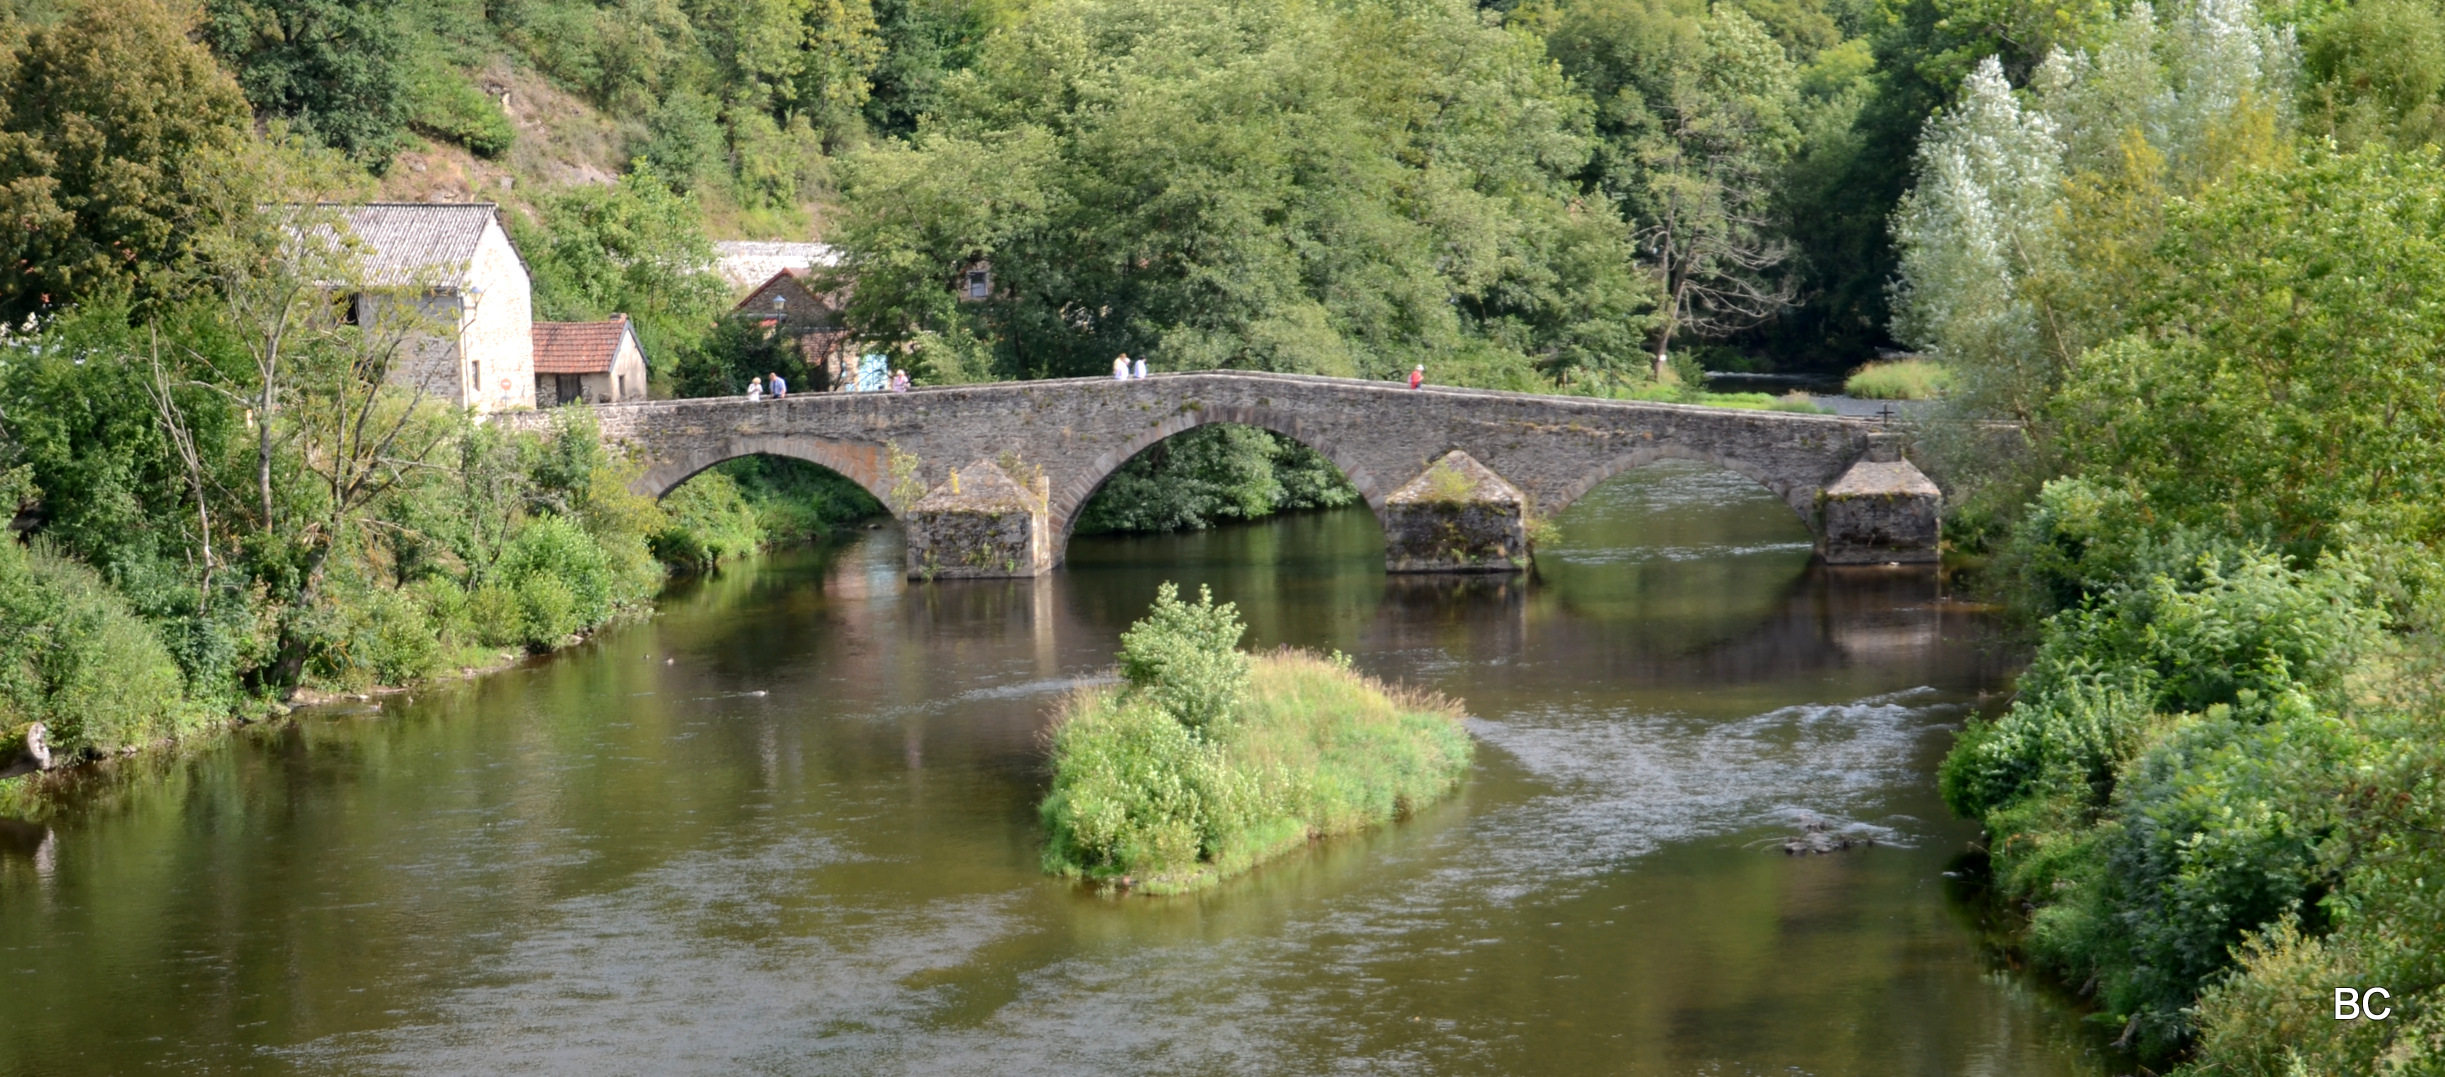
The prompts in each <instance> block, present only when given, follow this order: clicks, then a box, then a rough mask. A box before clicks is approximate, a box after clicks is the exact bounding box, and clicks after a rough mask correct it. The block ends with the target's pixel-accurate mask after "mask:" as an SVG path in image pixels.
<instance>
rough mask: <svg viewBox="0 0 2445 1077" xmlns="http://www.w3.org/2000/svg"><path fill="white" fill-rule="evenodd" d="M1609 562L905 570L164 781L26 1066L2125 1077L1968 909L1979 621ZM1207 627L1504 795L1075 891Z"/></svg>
mask: <svg viewBox="0 0 2445 1077" xmlns="http://www.w3.org/2000/svg"><path fill="white" fill-rule="evenodd" d="M1560 526H1561V537H1560V541H1558V542H1555V543H1553V544H1551V545H1550V546H1549V548H1547V549H1546V550H1544V551H1543V552H1541V553H1540V554H1539V561H1540V564H1539V569H1538V572H1537V575H1536V578H1535V579H1533V580H1516V579H1512V580H1506V579H1472V580H1457V579H1427V578H1414V579H1413V578H1397V577H1387V576H1386V575H1385V574H1384V573H1383V571H1382V567H1381V566H1382V561H1381V558H1382V545H1381V542H1382V539H1381V536H1380V534H1379V532H1378V531H1377V529H1376V525H1375V523H1374V520H1373V518H1372V517H1371V516H1370V515H1369V514H1367V513H1366V512H1365V511H1364V510H1355V511H1343V512H1331V513H1321V514H1314V515H1306V516H1300V517H1296V518H1290V519H1282V520H1276V521H1271V522H1267V523H1263V524H1258V525H1252V526H1245V527H1236V528H1229V529H1224V530H1218V531H1214V532H1208V533H1203V534H1193V535H1184V536H1169V537H1156V538H1144V537H1140V538H1093V539H1080V540H1079V541H1078V542H1077V543H1076V544H1075V545H1074V546H1073V547H1072V550H1071V553H1070V558H1069V563H1068V566H1067V568H1066V569H1064V570H1063V571H1062V572H1060V573H1057V574H1055V575H1054V576H1052V577H1050V578H1048V579H1045V580H1037V581H1011V582H969V583H941V584H935V585H931V586H912V585H909V584H907V583H906V582H904V581H903V580H902V579H901V573H900V543H899V539H898V534H897V532H896V531H894V530H892V529H890V528H888V527H886V528H882V529H879V530H871V531H867V532H864V533H862V534H861V535H860V536H859V537H858V538H857V539H856V540H854V541H852V542H849V543H846V544H843V545H840V546H838V547H835V548H832V549H829V550H825V551H819V552H812V553H805V554H797V555H788V556H777V557H773V558H768V559H765V560H763V561H760V562H756V563H752V564H749V565H746V566H743V567H738V568H733V569H730V570H728V571H725V572H724V573H722V574H721V575H720V576H719V577H718V578H714V579H710V580H704V581H697V582H692V583H688V584H683V585H680V586H678V587H676V588H674V590H673V592H672V594H671V595H670V596H669V598H668V600H667V601H666V602H665V603H664V605H663V610H662V614H661V615H660V616H659V617H657V618H655V619H653V620H651V621H649V622H645V623H640V624H635V625H630V626H626V627H622V628H619V629H617V630H614V631H610V632H607V633H605V634H603V635H602V636H601V637H600V638H599V639H597V640H595V641H594V642H592V643H589V644H587V645H585V646H583V647H581V648H578V649H576V650H574V651H572V652H569V653H564V654H561V655H557V656H553V657H550V658H546V659H540V660H537V661H535V662H532V663H530V664H528V665H526V666H523V667H520V668H518V669H514V670H511V671H508V672H505V673H501V674H496V675H493V676H489V677H485V678H481V679H479V680H476V681H473V682H470V683H465V684H460V685H454V686H450V687H445V688H437V689H431V690H427V691H425V692H423V693H421V694H419V695H417V696H415V697H414V698H400V697H395V698H392V699H389V700H384V701H381V702H379V703H375V704H364V705H359V706H356V707H352V708H341V709H337V710H333V711H328V712H322V713H316V714H312V715H308V716H305V717H303V718H301V719H300V720H297V721H294V722H288V723H282V724H279V725H276V726H269V727H259V728H256V729H252V730H249V731H247V732H245V733H244V734H242V735H239V736H236V737H233V738H228V739H226V740H224V741H222V742H220V743H217V744H214V745H210V746H207V747H203V748H198V749H194V750H190V751H188V752H185V753H183V754H182V755H181V756H180V757H179V758H177V759H175V760H142V759H140V760H137V761H133V762H130V763H126V764H121V765H120V766H119V767H117V768H116V770H115V772H113V773H110V774H106V775H103V776H101V777H98V778H96V779H94V780H92V781H90V782H89V783H87V787H86V788H84V789H83V790H81V792H80V794H79V796H78V799H77V801H76V802H75V803H73V804H71V805H70V807H69V810H67V811H65V812H63V813H61V814H60V815H59V816H58V817H57V818H56V819H55V820H53V821H52V822H50V823H49V824H48V825H30V824H22V823H0V1074H23V1075H37V1074H39V1075H45V1077H49V1075H67V1074H134V1073H147V1072H160V1073H193V1074H204V1073H301V1074H393V1073H397V1074H491V1073H521V1074H569V1075H579V1077H612V1075H625V1074H640V1075H644V1074H655V1075H659V1074H833V1073H840V1074H869V1073H872V1074H904V1073H905V1074H933V1073H950V1074H962V1075H975V1077H982V1075H988V1074H1080V1073H1091V1072H1093V1073H1148V1074H1154V1073H1164V1074H1169V1073H1182V1074H1324V1073H1340V1074H1376V1073H1385V1074H1411V1073H1415V1074H1504V1075H1513V1074H1522V1075H1524V1074H1637V1075H1651V1074H1652V1075H1667V1074H1669V1075H1684V1074H1722V1075H1735V1074H1775V1075H1789V1074H1823V1075H1837V1074H1860V1075H1871V1074H1873V1075H1928V1077H1936V1075H1945V1077H1954V1075H1976V1074H1997V1075H2007V1074H2008V1075H2014V1077H2049V1075H2058V1074H2059V1075H2073V1074H2082V1075H2085V1074H2093V1073H2100V1072H2103V1071H2101V1070H2099V1069H2097V1068H2096V1066H2097V1064H2096V1063H2095V1062H2094V1060H2093V1059H2091V1058H2090V1057H2088V1056H2087V1055H2086V1054H2084V1051H2083V1043H2084V1042H2085V1041H2084V1040H2083V1039H2082V1037H2081V1036H2080V1035H2079V1033H2078V1032H2077V1030H2076V1027H2075V1024H2076V1023H2075V1021H2074V1020H2073V1019H2072V1018H2071V1017H2070V1016H2069V1015H2067V1014H2066V1013H2065V1012H2064V1011H2063V1010H2062V1008H2061V1007H2060V1006H2059V1005H2058V1004H2056V1003H2055V1002H2053V1001H2051V1000H2050V999H2049V998H2047V997H2046V996H2045V995H2044V994H2043V993H2041V992H2039V991H2037V990H2036V989H2034V988H2032V987H2030V986H2028V985H2027V984H2026V983H2025V982H2024V981H2022V980H2021V979H2019V978H2018V977H2017V976H2016V975H2015V974H2012V973H2009V972H2005V971H2001V970H1999V969H1997V968H1996V967H1995V966H1994V964H1993V961H1992V959H1991V958H1989V957H1987V956H1985V955H1984V954H1983V953H1982V950H1981V948H1980V946H1979V945H1978V941H1977V934H1976V928H1975V924H1974V923H1973V918H1972V915H1971V913H1970V912H1969V911H1968V906H1967V905H1966V904H1965V903H1963V902H1962V901H1960V900H1959V899H1958V898H1957V897H1955V896H1953V895H1951V894H1950V893H1948V887H1950V886H1954V885H1957V884H1954V883H1951V882H1948V880H1947V877H1946V872H1947V871H1948V870H1951V869H1953V868H1954V867H1956V859H1957V858H1958V857H1959V856H1960V854H1961V852H1962V850H1963V849H1964V848H1965V847H1966V843H1967V842H1968V841H1969V840H1970V839H1971V838H1972V837H1974V836H1975V833H1974V831H1973V830H1972V829H1971V828H1969V827H1967V826H1965V825H1963V824H1961V823H1960V822H1958V821H1955V820H1952V819H1951V818H1950V817H1949V816H1948V815H1947V813H1946V812H1945V810H1944V808H1943V806H1942V804H1941V803H1940V801H1939V800H1938V799H1937V798H1936V796H1935V793H1934V780H1933V768H1934V766H1935V763H1936V761H1937V760H1938V759H1939V758H1940V757H1941V755H1942V753H1943V751H1944V748H1945V746H1946V744H1947V742H1948V740H1949V736H1948V734H1949V731H1950V730H1951V729H1952V728H1954V727H1955V726H1956V725H1957V724H1958V723H1959V722H1960V721H1961V719H1962V718H1963V716H1964V715H1966V714H1968V713H1970V712H1971V708H1973V707H1975V706H1978V705H1979V700H1980V699H1981V692H1992V691H1995V690H1997V689H1998V688H1999V687H2000V686H2001V685H2002V683H2003V677H2004V675H2005V674H2006V673H2007V672H2008V671H2007V670H2006V669H2004V668H2003V667H2002V666H2001V664H2000V662H1999V661H1998V660H1997V659H1996V658H1994V657H1993V656H1992V655H1991V654H1990V653H1989V651H1988V649H1987V648H1984V647H1982V646H1981V645H1980V641H1979V627H1980V626H1979V624H1978V621H1977V619H1976V618H1975V616H1974V615H1972V614H1970V613H1967V612H1964V611H1961V610H1960V609H1959V608H1958V607H1946V606H1944V605H1942V604H1940V603H1938V602H1937V601H1936V595H1935V585H1934V583H1933V581H1932V579H1931V578H1930V577H1929V576H1928V575H1927V574H1925V573H1924V572H1919V571H1905V570H1885V569H1869V570H1857V571H1845V572H1836V571H1830V570H1827V569H1824V568H1821V567H1812V566H1811V564H1810V560H1809V553H1808V545H1807V534H1806V532H1805V531H1804V530H1803V529H1802V528H1801V527H1800V525H1799V523H1798V522H1797V521H1796V520H1794V519H1793V518H1792V517H1791V515H1790V512H1789V510H1788V509H1785V508H1784V507H1783V506H1782V505H1781V504H1780V503H1779V502H1778V501H1777V500H1775V499H1774V498H1773V497H1772V496H1771V495H1768V494H1766V493H1765V492H1764V491H1762V490H1760V489H1758V488H1757V487H1755V486H1754V485H1753V484H1750V483H1748V482H1747V481H1746V480H1744V479H1740V478H1738V477H1736V476H1732V475H1729V474H1727V473H1723V472H1716V471H1708V470H1704V469H1697V468H1685V467H1678V466H1671V465H1665V466H1659V467H1655V468H1648V469H1643V470H1641V471H1639V472H1635V473H1632V474H1631V475H1629V476H1625V477H1624V478H1622V479H1619V480H1616V481H1614V482H1612V483H1610V484H1607V485H1606V486H1604V487H1602V488H1599V489H1598V490H1597V491H1596V492H1595V493H1593V494H1591V495H1590V496H1589V497H1588V498H1586V499H1584V500H1583V501H1582V502H1580V503H1579V504H1578V505H1576V506H1574V507H1573V508H1572V509H1571V510H1570V511H1569V512H1568V513H1566V514H1564V515H1563V517H1562V518H1561V520H1560ZM1166 579H1173V580H1178V581H1181V582H1182V583H1183V584H1186V585H1192V586H1193V585H1195V584H1199V583H1206V584H1211V585H1212V586H1213V587H1214V589H1215V592H1216V593H1217V594H1218V595H1219V596H1220V597H1223V598H1227V599H1230V600H1233V601H1236V602H1237V603H1239V605H1240V608H1241V610H1242V611H1243V613H1244V615H1245V616H1246V619H1247V621H1248V623H1249V626H1250V630H1251V631H1250V637H1251V641H1252V642H1253V643H1254V644H1255V645H1258V646H1263V647H1271V646H1274V645H1277V644H1295V645H1298V646H1304V647H1315V648H1339V649H1341V650H1343V651H1346V652H1348V653H1350V654H1351V655H1353V656H1355V658H1356V660H1357V663H1358V665H1359V666H1360V668H1362V669H1364V670H1366V671H1368V672H1371V673H1374V674H1377V675H1380V676H1384V677H1387V678H1393V679H1398V680H1402V681H1407V682H1410V683H1413V684H1420V685H1424V686H1428V687H1432V688H1435V689H1438V690H1441V691H1443V692H1446V693H1449V694H1451V695H1454V696H1457V697H1460V698H1462V699H1464V700H1465V701H1466V702H1467V704H1468V709H1469V712H1470V714H1471V715H1473V717H1472V718H1471V719H1470V723H1469V725H1470V729H1471V731H1472V732H1473V733H1474V734H1475V736H1476V738H1477V741H1478V744H1479V752H1478V760H1477V765H1476V768H1475V771H1474V773H1473V774H1472V775H1471V776H1470V777H1469V779H1468V781H1467V782H1466V784H1465V785H1464V786H1463V788H1462V790H1461V791H1460V792H1459V793H1458V794H1457V795H1456V796H1455V797H1454V798H1452V799H1451V800H1450V801H1448V802H1446V803H1444V804H1441V805H1437V806H1435V807H1433V808H1431V809H1429V810H1426V811H1424V812H1422V813H1421V814H1420V815H1419V816H1418V817H1416V818H1414V819H1410V820H1408V821H1405V822H1403V823H1401V824H1398V825H1396V826H1393V827H1390V828H1387V829H1385V830H1382V831H1380V832H1377V833H1373V834H1370V835H1365V836H1361V837H1356V838H1351V839H1346V840H1338V841H1332V842H1326V843H1321V844H1319V845H1316V846H1313V847H1311V848H1310V849H1308V850H1306V851H1305V852H1303V853H1299V854H1295V855H1294V856H1292V857H1291V858H1289V859H1287V860H1285V861H1283V862H1279V863H1277V864H1275V865H1272V866H1268V867H1266V868H1263V869H1261V870H1260V871H1258V872H1257V873H1255V874H1254V875H1252V876H1250V877H1247V878H1244V879H1241V880H1238V881H1236V882H1233V883H1230V884H1227V885H1225V886H1223V887H1221V888H1219V889H1216V890H1214V891H1211V892H1209V893H1205V894H1202V895H1198V896H1194V897H1189V898H1177V899H1148V898H1143V897H1130V898H1113V897H1107V896H1102V895H1098V894H1095V893H1091V892H1086V891H1082V890H1079V889H1076V888H1074V887H1072V886H1069V885H1067V884H1064V883H1062V882H1060V881H1058V880H1052V879H1048V878H1045V877H1044V876H1043V875H1041V874H1040V873H1039V871H1038V869H1037V866H1036V857H1037V853H1038V836H1037V830H1036V827H1035V819H1034V812H1033V804H1034V801H1035V800H1036V798H1037V797H1038V796H1040V795H1041V792H1042V788H1043V785H1044V781H1045V775H1044V773H1043V770H1042V765H1043V760H1042V752H1041V743H1042V742H1041V739H1040V737H1041V732H1042V727H1043V722H1044V718H1045V715H1046V713H1047V711H1048V709H1049V708H1050V707H1051V706H1052V705H1053V703H1054V702H1055V701H1056V700H1057V699H1058V698H1059V697H1060V696H1061V694H1062V693H1063V692H1065V691H1067V690H1069V689H1070V688H1071V687H1072V686H1074V685H1078V684H1081V683H1086V682H1088V681H1090V680H1093V679H1095V678H1097V677H1099V676H1100V675H1101V671H1102V670H1103V668H1104V667H1105V666H1107V665H1108V663H1109V662H1110V655H1111V652H1112V650H1113V647H1114V645H1115V640H1116V637H1117V636H1118V634H1119V633H1120V631H1121V630H1122V629H1123V628H1124V627H1126V626H1127V624H1128V623H1129V621H1130V620H1131V619H1133V618H1134V617H1136V616H1137V615H1139V614H1140V613H1142V612H1143V610H1144V608H1145V605H1146V603H1147V602H1148V601H1149V599H1150V598H1151V596H1152V594H1153V592H1154V590H1155V587H1156V585H1157V584H1158V583H1160V582H1161V581H1163V580H1166ZM1811 821H1814V823H1815V825H1818V826H1821V827H1825V828H1828V832H1841V833H1849V834H1852V835H1856V836H1860V837H1873V838H1875V839H1877V841H1876V843H1875V844H1873V845H1862V846H1860V847H1855V848H1853V849H1851V850H1849V851H1847V852H1838V853H1833V854H1830V855H1822V856H1790V855H1786V854H1784V853H1783V852H1782V851H1781V849H1780V839H1782V838H1783V837H1784V836H1787V835H1790V834H1792V833H1794V830H1795V828H1796V827H1800V826H1805V825H1809V824H1810V823H1811Z"/></svg>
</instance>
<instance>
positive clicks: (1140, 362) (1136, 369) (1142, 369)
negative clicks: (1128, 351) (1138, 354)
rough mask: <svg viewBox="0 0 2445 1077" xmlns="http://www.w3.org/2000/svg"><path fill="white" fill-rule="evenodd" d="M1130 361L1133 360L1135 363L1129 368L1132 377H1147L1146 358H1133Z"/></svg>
mask: <svg viewBox="0 0 2445 1077" xmlns="http://www.w3.org/2000/svg"><path fill="white" fill-rule="evenodd" d="M1130 362H1131V363H1132V364H1134V365H1132V366H1131V367H1130V368H1129V369H1130V373H1129V376H1130V377H1133V378H1143V377H1145V376H1146V360H1144V359H1132V360H1130Z"/></svg>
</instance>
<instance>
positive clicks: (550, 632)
mask: <svg viewBox="0 0 2445 1077" xmlns="http://www.w3.org/2000/svg"><path fill="white" fill-rule="evenodd" d="M584 602H585V600H584V599H583V598H582V597H580V596H579V595H578V593H577V589H576V588H574V587H571V586H570V585H569V583H568V581H565V580H563V579H561V578H560V577H558V576H550V575H545V574H543V573H536V574H534V575H531V576H528V577H526V578H525V579H522V580H519V581H518V622H517V623H518V625H519V630H520V633H521V635H522V638H521V639H520V640H519V642H522V643H524V644H526V646H527V649H528V650H531V651H548V650H551V649H552V648H553V647H556V646H559V645H560V641H562V640H564V639H567V638H569V637H570V636H572V635H575V634H577V632H578V631H580V630H582V629H584V628H585V627H586V626H588V625H591V624H594V623H595V622H594V621H592V620H590V619H588V618H587V617H586V615H585V608H584Z"/></svg>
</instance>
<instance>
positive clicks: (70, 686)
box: [0, 540, 195, 756]
mask: <svg viewBox="0 0 2445 1077" xmlns="http://www.w3.org/2000/svg"><path fill="white" fill-rule="evenodd" d="M184 686H185V683H184V678H183V676H182V675H181V674H180V672H179V668H178V664H177V663H176V662H175V661H173V660H172V659H171V657H170V653H169V650H168V649H167V648H166V647H164V646H163V644H162V640H161V635H160V634H159V633H158V632H157V631H155V630H154V628H153V626H151V625H149V624H147V623H145V622H144V621H143V620H142V619H141V618H139V617H137V616H136V615H135V613H134V612H133V611H132V610H130V609H129V608H128V605H127V601H126V599H124V598H122V597H120V595H119V594H118V593H117V592H115V591H113V590H111V589H110V588H109V586H108V585H106V584H104V583H103V582H102V578H101V576H100V575H99V574H97V573H95V572H94V571H93V570H92V569H90V568H87V567H85V566H84V565H82V564H79V563H77V562H76V561H73V560H71V559H69V558H67V557H64V556H61V555H60V554H58V553H56V552H54V551H52V550H51V549H49V548H48V547H47V546H40V545H38V546H36V547H34V548H32V549H28V548H26V547H23V546H20V545H18V544H17V543H15V542H13V541H5V540H0V708H4V709H5V711H6V712H7V713H5V714H0V726H10V727H14V726H17V725H20V724H23V723H25V722H42V723H45V724H46V725H47V726H49V727H50V731H51V743H52V745H53V747H54V748H55V749H56V750H57V751H59V752H60V753H62V754H64V755H70V756H74V755H79V754H85V755H90V754H98V753H104V752H112V751H117V750H119V749H121V748H127V747H132V746H135V745H138V744H143V743H146V742H148V741H153V740H159V739H161V738H164V737H170V736H175V735H177V734H179V733H181V732H184V731H185V729H186V727H187V726H188V725H189V724H191V723H192V721H193V720H194V717H195V715H194V714H193V713H192V712H191V711H190V709H189V708H188V707H187V706H186V704H185V701H184V697H183V693H182V689H183V688H184Z"/></svg>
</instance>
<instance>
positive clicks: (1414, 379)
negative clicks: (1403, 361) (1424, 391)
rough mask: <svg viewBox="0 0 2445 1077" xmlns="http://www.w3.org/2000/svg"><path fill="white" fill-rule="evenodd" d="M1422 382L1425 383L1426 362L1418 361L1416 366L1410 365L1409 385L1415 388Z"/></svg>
mask: <svg viewBox="0 0 2445 1077" xmlns="http://www.w3.org/2000/svg"><path fill="white" fill-rule="evenodd" d="M1424 384H1426V364H1424V363H1420V364H1418V365H1417V366H1414V367H1411V368H1410V370H1409V387H1410V388H1412V389H1415V388H1417V387H1418V386H1421V385H1424Z"/></svg>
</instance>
